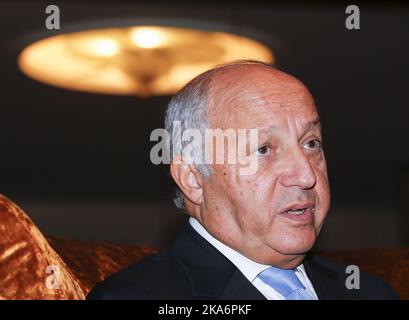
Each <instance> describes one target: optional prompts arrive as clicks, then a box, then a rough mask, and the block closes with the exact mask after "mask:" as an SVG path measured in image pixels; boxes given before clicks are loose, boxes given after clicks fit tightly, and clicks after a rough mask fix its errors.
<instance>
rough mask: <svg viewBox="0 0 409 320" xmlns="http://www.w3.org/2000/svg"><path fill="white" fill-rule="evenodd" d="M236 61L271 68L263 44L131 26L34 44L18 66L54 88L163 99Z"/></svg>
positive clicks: (191, 31)
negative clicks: (252, 61) (258, 62)
mask: <svg viewBox="0 0 409 320" xmlns="http://www.w3.org/2000/svg"><path fill="white" fill-rule="evenodd" d="M238 59H256V60H261V61H264V62H268V63H274V56H273V53H272V52H271V51H270V49H268V48H267V47H266V46H265V45H263V44H261V43H259V42H257V41H255V40H252V39H249V38H245V37H241V36H237V35H233V34H228V33H225V32H214V31H203V30H198V29H185V28H176V27H158V26H135V27H123V28H104V29H92V30H85V31H79V32H72V33H65V34H60V35H56V36H52V37H49V38H45V39H42V40H39V41H37V42H34V43H32V44H30V45H29V46H27V47H26V48H25V49H24V50H23V51H22V52H21V54H20V56H19V59H18V63H19V67H20V69H21V70H22V71H23V73H25V74H26V75H27V76H29V77H31V78H33V79H35V80H37V81H40V82H43V83H46V84H49V85H53V86H57V87H61V88H65V89H71V90H79V91H85V92H92V93H103V94H117V95H140V96H147V95H168V94H172V93H174V92H176V91H177V90H178V89H180V88H181V87H182V86H183V85H184V84H186V83H187V82H188V81H189V80H191V79H192V78H194V77H195V76H196V75H198V74H199V73H201V72H203V71H205V70H207V69H210V68H212V67H213V66H215V65H218V64H221V63H225V62H229V61H232V60H238Z"/></svg>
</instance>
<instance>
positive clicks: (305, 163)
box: [280, 146, 317, 189]
mask: <svg viewBox="0 0 409 320" xmlns="http://www.w3.org/2000/svg"><path fill="white" fill-rule="evenodd" d="M282 160H283V161H284V166H283V167H284V170H283V171H282V173H281V175H280V184H281V185H283V186H284V187H298V188H300V189H311V188H313V187H314V186H315V184H316V182H317V178H316V176H315V172H314V170H313V168H312V167H311V163H310V161H309V160H308V157H307V155H306V154H305V153H304V152H303V151H302V150H301V149H300V148H299V147H298V146H297V147H295V148H292V150H288V151H287V152H286V155H285V157H284V159H282Z"/></svg>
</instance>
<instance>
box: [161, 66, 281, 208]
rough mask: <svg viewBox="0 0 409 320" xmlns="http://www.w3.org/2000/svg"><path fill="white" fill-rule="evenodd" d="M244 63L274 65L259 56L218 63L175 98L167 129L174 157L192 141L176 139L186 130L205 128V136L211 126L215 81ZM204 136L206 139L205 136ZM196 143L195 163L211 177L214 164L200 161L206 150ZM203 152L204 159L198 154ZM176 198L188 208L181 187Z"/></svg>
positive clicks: (170, 149)
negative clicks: (176, 126) (256, 58)
mask: <svg viewBox="0 0 409 320" xmlns="http://www.w3.org/2000/svg"><path fill="white" fill-rule="evenodd" d="M244 64H256V65H263V66H267V67H270V68H273V67H272V66H271V65H270V64H267V63H264V62H261V61H257V60H238V61H233V62H230V63H227V64H222V65H218V66H216V67H214V68H212V69H210V70H208V71H206V72H204V73H201V74H200V75H198V76H197V77H195V78H194V79H192V80H191V81H190V82H189V83H188V84H186V85H185V86H184V87H183V88H182V89H181V90H180V91H179V92H178V93H176V95H175V96H174V97H173V98H172V99H171V101H170V103H169V105H168V108H167V111H166V116H165V129H166V130H167V132H169V133H171V134H170V141H169V146H168V147H169V154H170V159H171V160H173V159H174V157H175V156H177V155H180V154H181V153H182V150H183V148H184V147H186V146H187V145H188V144H190V141H183V140H182V144H181V145H178V144H177V143H175V141H174V140H176V141H180V138H181V135H182V133H183V132H184V131H185V130H187V129H197V130H199V131H200V132H201V135H202V137H204V135H205V130H206V129H208V128H209V120H208V100H209V93H210V89H211V86H212V81H213V80H214V79H215V78H216V77H217V76H218V75H220V74H222V73H224V72H226V71H228V70H229V69H231V68H234V67H237V66H240V65H244ZM176 121H180V124H181V125H180V129H181V132H178V130H176V132H175V133H176V135H175V136H173V134H172V133H173V129H174V128H173V125H174V122H176ZM202 140H203V141H204V139H202ZM192 143H193V154H194V156H193V157H194V161H195V166H196V168H197V170H198V171H199V172H200V173H201V174H202V175H203V176H204V177H209V176H210V175H211V174H212V170H211V168H210V166H209V165H207V164H204V161H200V160H203V159H202V157H203V154H202V152H201V150H203V146H199V145H195V144H194V140H193V141H192ZM203 143H204V142H203ZM199 155H200V159H199V158H198V156H199ZM173 201H174V203H175V204H176V206H177V207H178V208H180V209H185V205H184V203H185V197H184V195H183V193H182V191H181V190H180V189H179V188H178V187H177V189H176V195H175V198H174V199H173Z"/></svg>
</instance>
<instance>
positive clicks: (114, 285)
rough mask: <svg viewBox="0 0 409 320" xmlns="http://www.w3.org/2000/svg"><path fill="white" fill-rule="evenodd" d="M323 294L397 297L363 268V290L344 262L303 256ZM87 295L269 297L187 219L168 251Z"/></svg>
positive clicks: (111, 279) (128, 270)
mask: <svg viewBox="0 0 409 320" xmlns="http://www.w3.org/2000/svg"><path fill="white" fill-rule="evenodd" d="M303 263H304V267H305V270H306V272H307V275H308V277H309V279H310V281H311V283H312V285H313V287H314V289H315V291H316V293H317V295H318V298H319V299H397V298H398V296H397V295H396V293H395V292H394V291H393V290H392V289H391V288H390V287H389V286H388V285H387V284H386V283H385V282H384V281H383V280H381V279H378V278H375V277H372V276H369V275H368V274H365V273H363V272H362V271H361V272H360V289H359V290H356V289H353V290H348V289H347V288H346V286H345V279H346V277H347V276H348V274H346V273H345V266H343V265H340V264H337V263H334V262H331V261H329V260H327V259H324V258H322V257H307V258H306V259H305V260H304V262H303ZM87 299H249V300H257V299H261V300H265V297H264V296H263V295H262V294H261V293H260V292H259V291H258V290H257V289H256V287H254V286H253V284H252V283H251V282H250V281H248V280H247V278H246V277H245V276H244V275H243V274H242V273H241V272H240V270H239V269H238V268H237V267H236V266H235V265H234V264H233V263H231V262H230V261H229V260H228V259H227V258H226V257H225V256H224V255H223V254H221V253H220V252H219V251H218V250H217V249H216V248H214V247H213V246H212V245H211V244H210V243H209V242H208V241H207V240H205V239H204V238H203V237H202V236H201V235H199V234H198V233H197V232H196V231H195V230H194V229H193V228H192V227H191V225H190V224H189V223H188V222H187V223H186V225H185V227H184V228H183V230H182V231H181V233H180V234H179V236H178V237H177V239H176V241H175V242H174V245H173V246H172V247H171V249H170V250H168V251H163V252H160V253H157V254H154V255H152V256H150V257H148V258H146V259H144V260H143V261H140V262H138V263H135V264H133V265H131V266H129V267H127V268H125V269H123V270H122V271H120V272H118V273H116V274H114V275H113V276H111V277H109V278H108V279H107V280H105V281H103V282H101V283H99V284H97V285H96V286H95V287H94V289H93V290H92V291H91V292H90V294H89V295H88V297H87Z"/></svg>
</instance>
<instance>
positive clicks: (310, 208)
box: [280, 202, 315, 223]
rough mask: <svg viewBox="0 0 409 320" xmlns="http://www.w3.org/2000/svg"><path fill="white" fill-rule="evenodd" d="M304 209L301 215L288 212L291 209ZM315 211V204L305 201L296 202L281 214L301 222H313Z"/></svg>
mask: <svg viewBox="0 0 409 320" xmlns="http://www.w3.org/2000/svg"><path fill="white" fill-rule="evenodd" d="M296 208H297V209H304V210H305V211H304V212H303V213H301V214H299V215H295V214H291V213H288V212H287V211H288V210H290V209H296ZM314 212H315V206H314V204H313V203H311V202H304V203H295V204H292V205H290V206H288V207H287V208H285V209H284V210H283V211H281V213H280V216H282V217H284V218H287V219H289V220H292V221H295V222H299V223H311V222H312V221H313V217H314Z"/></svg>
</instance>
